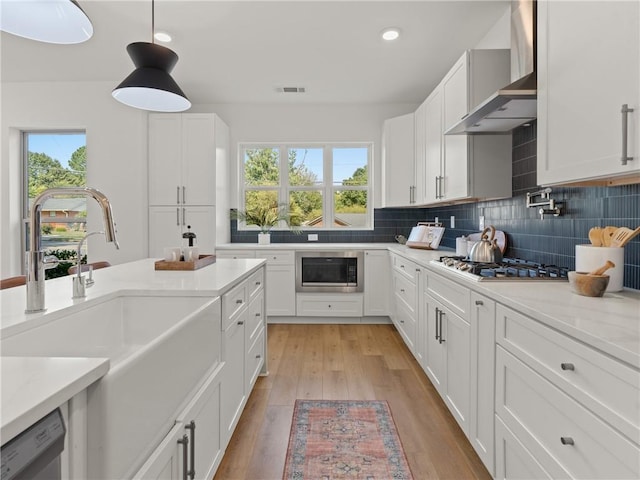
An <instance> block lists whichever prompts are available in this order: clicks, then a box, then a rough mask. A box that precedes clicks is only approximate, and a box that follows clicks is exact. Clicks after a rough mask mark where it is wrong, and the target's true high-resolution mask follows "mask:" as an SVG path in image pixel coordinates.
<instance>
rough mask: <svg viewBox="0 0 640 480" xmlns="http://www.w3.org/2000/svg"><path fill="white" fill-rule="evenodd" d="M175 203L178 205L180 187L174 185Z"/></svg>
mask: <svg viewBox="0 0 640 480" xmlns="http://www.w3.org/2000/svg"><path fill="white" fill-rule="evenodd" d="M176 203H178V204H179V203H180V187H179V186H178V185H176Z"/></svg>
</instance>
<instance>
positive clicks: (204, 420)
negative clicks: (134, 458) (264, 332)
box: [134, 366, 223, 480]
mask: <svg viewBox="0 0 640 480" xmlns="http://www.w3.org/2000/svg"><path fill="white" fill-rule="evenodd" d="M222 369H223V367H222V366H219V367H218V368H216V370H215V371H214V372H213V373H212V374H211V375H210V376H209V378H208V380H207V381H206V382H205V384H204V385H203V386H202V388H201V389H200V390H199V391H198V393H197V394H196V395H195V397H194V398H193V400H192V401H191V402H190V403H189V405H188V406H187V407H186V408H185V410H184V411H183V412H182V413H181V414H180V415H178V418H177V419H176V423H175V425H174V426H173V428H172V429H171V430H170V431H169V433H168V434H167V436H166V437H165V438H164V440H163V441H162V442H161V443H160V445H159V446H158V448H156V450H155V451H154V452H153V453H152V454H151V456H150V457H149V459H148V460H147V461H146V462H145V464H144V465H143V466H142V468H141V469H140V470H139V471H138V473H137V474H136V475H135V477H134V478H135V479H140V480H161V479H162V480H174V479H175V480H187V479H202V480H210V479H211V478H213V475H214V473H215V471H216V469H217V467H218V465H219V464H220V461H221V460H222V452H223V450H222V443H221V438H220V433H221V432H220V392H221V389H220V386H221V378H222V375H221V373H222Z"/></svg>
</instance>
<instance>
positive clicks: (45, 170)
mask: <svg viewBox="0 0 640 480" xmlns="http://www.w3.org/2000/svg"><path fill="white" fill-rule="evenodd" d="M22 145H23V165H24V200H23V218H24V219H25V224H26V227H25V232H26V231H27V229H28V219H29V215H30V209H31V204H32V203H33V200H34V199H35V198H36V197H37V196H38V195H40V194H41V193H42V192H43V191H45V190H46V189H48V188H51V187H69V186H85V185H86V171H87V158H86V134H85V132H84V131H50V132H41V131H38V132H23V133H22ZM86 218H87V201H86V198H84V197H69V198H62V197H56V198H51V199H49V200H47V201H46V202H45V204H44V205H43V208H42V216H41V227H42V249H43V250H46V251H51V250H75V248H76V244H77V242H79V241H80V239H81V238H82V237H83V236H84V234H85V224H86ZM28 248H29V240H28V235H25V249H28Z"/></svg>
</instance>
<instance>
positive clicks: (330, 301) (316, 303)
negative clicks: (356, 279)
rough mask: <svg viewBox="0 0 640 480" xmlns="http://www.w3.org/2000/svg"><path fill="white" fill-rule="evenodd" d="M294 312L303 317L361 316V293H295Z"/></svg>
mask: <svg viewBox="0 0 640 480" xmlns="http://www.w3.org/2000/svg"><path fill="white" fill-rule="evenodd" d="M296 312H297V315H298V316H301V317H304V316H309V317H361V316H362V295H361V294H357V293H355V294H354V293H348V294H344V295H323V294H320V295H312V294H308V295H304V294H298V295H296Z"/></svg>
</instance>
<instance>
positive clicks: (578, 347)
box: [496, 305, 640, 445]
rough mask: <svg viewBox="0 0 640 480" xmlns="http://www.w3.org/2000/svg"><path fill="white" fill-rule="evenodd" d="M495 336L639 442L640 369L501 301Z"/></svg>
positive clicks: (570, 393) (517, 354) (537, 369)
mask: <svg viewBox="0 0 640 480" xmlns="http://www.w3.org/2000/svg"><path fill="white" fill-rule="evenodd" d="M496 340H497V342H498V343H499V344H500V345H502V346H503V347H504V348H505V349H506V350H508V351H510V352H511V353H513V354H514V355H516V356H517V357H518V358H520V359H521V360H522V361H524V362H525V363H526V364H528V365H529V366H531V367H532V368H533V369H534V370H536V371H537V372H539V373H540V374H541V375H542V376H544V377H545V378H547V379H548V380H549V381H551V382H552V383H554V384H555V385H557V386H558V387H559V388H560V389H562V390H564V391H566V392H567V393H568V394H569V395H571V396H572V397H574V398H576V399H577V400H578V401H579V402H580V403H582V404H583V405H585V406H586V407H587V408H588V409H590V410H592V411H593V412H595V413H596V414H597V415H599V416H601V417H602V418H604V419H605V420H606V421H607V422H608V423H610V424H611V425H613V426H614V427H616V428H617V429H619V430H620V431H621V432H622V433H624V434H625V435H627V436H628V437H629V438H631V439H632V440H633V441H635V442H636V443H637V444H639V445H640V425H639V423H640V418H639V417H640V372H638V371H637V370H635V369H633V368H632V367H630V366H627V365H625V364H623V363H620V362H618V361H616V360H613V359H612V358H610V357H607V356H606V355H604V354H601V353H599V352H597V351H596V350H594V349H592V348H591V347H588V346H586V345H584V344H582V343H580V342H578V341H576V340H573V339H572V338H569V337H568V336H566V335H564V334H562V333H560V332H557V331H555V330H553V329H551V328H549V327H547V326H545V325H542V324H541V323H539V322H537V321H535V320H533V319H531V318H529V317H526V316H524V315H522V314H520V313H517V312H514V311H513V310H511V309H509V308H506V307H504V306H502V305H498V307H497V325H496ZM571 368H573V370H571Z"/></svg>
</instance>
